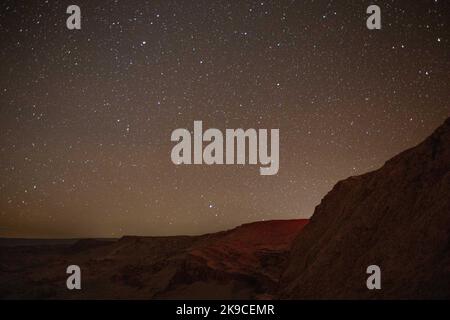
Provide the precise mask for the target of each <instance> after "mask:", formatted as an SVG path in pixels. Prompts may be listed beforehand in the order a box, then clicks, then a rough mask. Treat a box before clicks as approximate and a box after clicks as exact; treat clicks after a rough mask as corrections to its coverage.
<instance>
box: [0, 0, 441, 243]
mask: <svg viewBox="0 0 450 320" xmlns="http://www.w3.org/2000/svg"><path fill="white" fill-rule="evenodd" d="M71 4H76V5H78V6H80V8H81V16H82V18H81V30H68V29H67V27H66V19H67V17H68V14H66V8H67V7H68V6H69V5H71ZM370 4H378V5H379V6H380V8H381V15H382V17H381V18H382V20H381V21H382V29H381V30H373V31H371V30H368V29H367V27H366V18H367V17H368V15H367V14H366V8H367V7H368V6H369V5H370ZM449 23H450V2H449V1H444V0H436V1H343V0H339V1H337V0H336V1H331V0H314V1H313V0H305V1H295V0H288V1H284V0H278V1H213V0H198V1H197V0H196V1H173V0H165V1H132V0H127V1H81V0H74V1H72V0H71V1H53V0H48V1H32V2H30V1H9V0H6V1H2V2H1V4H0V44H1V45H0V59H1V62H0V149H1V156H0V172H1V174H0V236H3V237H39V238H53V237H54V238H60V237H61V238H64V237H119V236H121V235H124V234H134V235H177V234H200V233H205V232H215V231H218V230H223V229H227V228H230V227H234V226H236V225H239V224H242V223H245V222H250V221H257V220H268V219H292V218H307V217H310V216H311V214H312V213H313V210H314V207H315V206H316V205H317V204H318V203H319V202H320V200H321V198H322V197H323V196H324V195H325V194H326V193H327V192H328V191H329V190H330V189H331V188H332V186H333V185H334V184H335V183H336V182H337V181H338V180H340V179H344V178H346V177H348V176H351V175H357V174H362V173H365V172H367V171H370V170H374V169H376V168H379V167H380V166H381V165H382V164H383V163H384V162H385V161H386V160H388V159H389V158H390V157H392V156H394V155H395V154H397V153H399V152H400V151H403V150H404V149H406V148H409V147H412V146H414V145H415V144H417V143H418V142H420V141H421V140H422V139H424V138H425V137H426V136H428V135H429V134H430V133H431V132H432V131H433V130H434V129H435V128H436V127H437V126H439V125H440V124H441V123H442V122H443V121H444V120H445V118H446V117H448V116H449V115H450V105H449V101H450V50H449V49H450V28H449ZM194 120H202V121H203V126H204V128H218V129H220V130H222V131H224V130H225V128H244V129H246V128H256V129H259V128H266V129H271V128H279V129H280V169H279V171H278V174H277V175H273V176H261V175H260V174H259V165H256V166H255V165H245V166H243V165H229V166H225V165H222V166H220V165H212V166H207V165H197V166H195V165H191V166H175V165H174V164H173V163H172V161H171V159H170V152H171V149H172V147H173V146H174V145H175V143H174V142H171V141H170V135H171V132H172V131H173V130H174V129H176V128H187V129H190V130H191V129H192V128H193V122H194Z"/></svg>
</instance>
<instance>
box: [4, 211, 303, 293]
mask: <svg viewBox="0 0 450 320" xmlns="http://www.w3.org/2000/svg"><path fill="white" fill-rule="evenodd" d="M306 223H307V220H277V221H265V222H255V223H250V224H245V225H242V226H240V227H237V228H235V229H233V230H229V231H224V232H218V233H213V234H207V235H203V236H174V237H123V238H121V239H119V240H110V241H102V240H93V239H85V240H79V241H77V242H75V243H70V242H67V241H64V242H61V241H55V243H52V242H51V241H45V242H43V241H36V244H33V241H27V242H26V246H14V241H13V240H4V241H3V242H4V243H5V244H7V245H3V246H1V247H0V298H3V299H5V298H6V299H16V298H35V299H51V298H62V299H103V298H116V299H133V298H135V299H158V298H159V299H167V298H174V299H194V298H202V299H238V298H247V299H252V298H270V297H272V295H273V294H274V291H275V290H276V288H277V282H278V279H279V276H280V274H281V272H282V270H283V267H284V265H285V262H286V258H287V252H288V250H289V248H290V245H291V243H292V241H293V239H294V238H295V237H296V235H297V234H298V233H299V232H300V230H301V229H302V228H303V227H304V225H305V224H306ZM0 244H1V242H0ZM71 264H76V265H79V266H80V267H81V270H82V290H79V291H78V290H74V291H69V290H67V289H66V278H67V274H66V268H67V266H68V265H71Z"/></svg>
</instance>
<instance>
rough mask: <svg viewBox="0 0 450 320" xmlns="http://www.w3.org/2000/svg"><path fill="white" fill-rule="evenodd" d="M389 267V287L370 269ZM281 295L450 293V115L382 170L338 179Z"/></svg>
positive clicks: (303, 236)
mask: <svg viewBox="0 0 450 320" xmlns="http://www.w3.org/2000/svg"><path fill="white" fill-rule="evenodd" d="M372 264H376V265H378V266H380V268H381V272H382V273H381V274H382V276H381V285H382V288H381V290H375V291H369V290H368V289H367V287H366V279H367V275H366V268H367V266H369V265H372ZM279 294H280V296H281V298H290V299H299V298H301V299H303V298H307V299H311V298H320V299H323V298H332V299H336V298H357V299H360V298H374V299H376V298H382V299H391V298H400V299H408V298H436V299H440V298H446V299H449V298H450V119H447V121H446V122H445V123H444V124H443V125H442V126H441V127H439V128H438V129H437V130H436V131H435V132H434V133H433V134H432V135H431V136H430V137H429V138H427V139H426V140H425V141H424V142H422V143H421V144H419V145H418V146H416V147H414V148H412V149H409V150H407V151H405V152H402V153H401V154H399V155H397V156H396V157H394V158H392V159H391V160H389V161H387V162H386V163H385V165H384V166H383V167H382V168H380V169H379V170H376V171H373V172H370V173H367V174H364V175H361V176H356V177H351V178H348V179H346V180H343V181H341V182H339V183H337V184H336V185H335V186H334V188H333V190H331V192H329V193H328V194H327V195H326V196H325V197H324V199H323V200H322V202H321V203H320V205H319V206H318V207H317V208H316V210H315V213H314V215H313V217H312V219H311V221H310V223H309V224H308V225H307V226H306V227H305V229H304V230H303V231H302V232H301V233H300V234H299V236H298V238H297V239H296V240H295V243H294V245H293V249H292V252H291V256H290V261H289V265H288V267H287V270H286V271H285V272H284V275H283V277H282V279H281V283H280V290H279Z"/></svg>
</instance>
